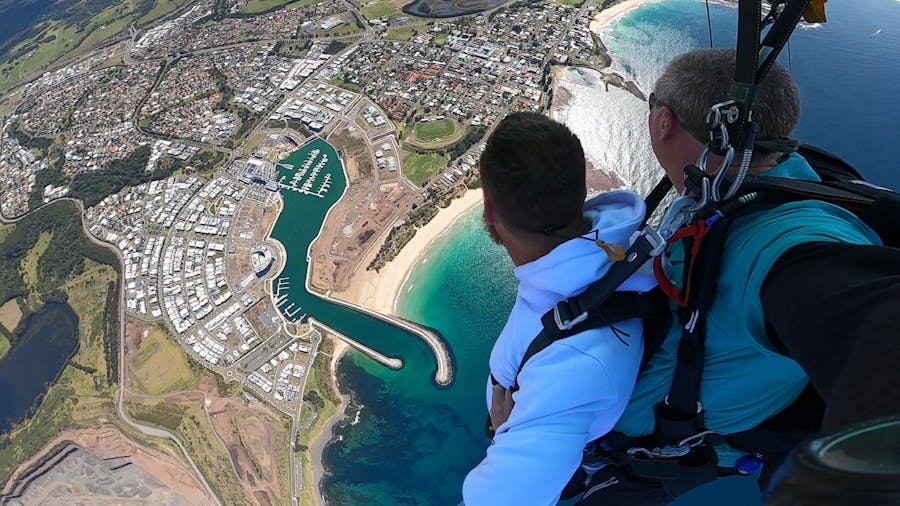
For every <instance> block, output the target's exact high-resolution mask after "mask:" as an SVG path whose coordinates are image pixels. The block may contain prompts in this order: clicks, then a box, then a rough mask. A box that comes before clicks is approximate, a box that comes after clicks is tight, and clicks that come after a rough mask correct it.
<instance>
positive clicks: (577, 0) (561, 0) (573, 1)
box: [549, 0, 603, 7]
mask: <svg viewBox="0 0 900 506" xmlns="http://www.w3.org/2000/svg"><path fill="white" fill-rule="evenodd" d="M549 1H550V2H551V3H555V4H557V5H567V6H569V7H577V6H579V5H581V4H583V3H584V0H549ZM600 3H603V2H600Z"/></svg>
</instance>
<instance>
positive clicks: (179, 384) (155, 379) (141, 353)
mask: <svg viewBox="0 0 900 506" xmlns="http://www.w3.org/2000/svg"><path fill="white" fill-rule="evenodd" d="M128 368H129V371H131V378H132V380H134V386H135V387H136V388H135V390H136V391H137V392H139V393H143V394H147V395H160V394H164V393H166V392H176V391H178V390H186V389H188V388H192V387H195V386H196V385H197V378H196V377H195V376H194V374H193V373H192V372H191V368H190V366H189V365H188V363H187V360H186V359H185V357H184V352H183V351H182V350H181V347H180V346H179V345H177V344H175V342H173V341H172V340H171V339H170V338H169V337H168V336H167V335H166V333H165V332H163V331H161V330H154V331H153V332H151V333H150V336H148V337H147V338H146V339H144V340H143V341H141V345H140V347H138V349H137V353H135V354H134V355H132V356H131V357H130V358H129V359H128Z"/></svg>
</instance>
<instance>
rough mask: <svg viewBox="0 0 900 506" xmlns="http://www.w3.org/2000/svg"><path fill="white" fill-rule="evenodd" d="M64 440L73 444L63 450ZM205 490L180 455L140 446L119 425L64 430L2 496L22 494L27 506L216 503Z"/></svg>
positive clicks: (27, 465)
mask: <svg viewBox="0 0 900 506" xmlns="http://www.w3.org/2000/svg"><path fill="white" fill-rule="evenodd" d="M66 442H71V443H72V444H71V445H66V446H64V447H62V448H63V450H62V452H59V450H60V448H61V445H64V444H65V443H66ZM51 450H53V451H51ZM52 457H55V458H52ZM48 458H49V459H48ZM107 464H108V465H107ZM35 468H37V470H38V472H36V473H34V475H33V476H32V478H33V479H30V480H26V482H24V483H17V482H18V481H19V479H20V478H22V477H23V476H24V475H26V474H27V472H31V471H32V470H34V469H35ZM104 478H105V481H103V479H104ZM101 481H103V482H104V483H106V482H108V484H109V486H108V487H104V485H103V484H102V483H101ZM204 490H205V489H204V488H203V486H202V485H201V484H200V481H199V480H198V478H197V477H196V476H195V475H194V473H193V472H192V470H191V469H190V467H188V466H187V465H186V464H185V463H183V462H182V461H181V459H180V458H178V457H177V456H175V455H173V454H171V453H169V452H168V451H166V450H163V449H158V448H151V447H148V446H145V445H141V444H139V443H136V442H134V441H132V440H131V439H128V438H127V437H125V436H124V435H123V434H122V433H121V432H119V430H118V429H116V428H115V427H111V426H104V427H100V428H97V429H85V430H66V431H63V432H62V433H61V434H60V435H59V436H58V437H57V438H56V439H54V440H53V441H51V442H50V443H49V444H48V445H47V446H45V447H44V449H42V450H41V451H40V452H38V454H37V455H35V456H34V457H33V458H32V459H30V460H29V461H28V462H26V463H24V464H23V465H22V466H21V467H20V468H19V470H17V472H16V473H15V474H14V476H13V478H12V479H11V480H10V481H9V484H8V486H7V489H6V490H4V491H3V492H4V493H10V494H11V496H13V497H15V496H17V495H18V496H19V497H18V498H17V499H18V500H19V501H21V502H22V503H23V504H51V503H54V502H57V501H60V500H66V501H73V502H77V501H78V500H79V499H81V500H83V501H85V502H86V503H90V504H94V505H107V504H108V505H112V504H124V503H126V502H128V503H130V501H129V500H128V499H130V500H131V501H133V500H135V499H142V500H143V501H145V502H146V503H148V504H149V503H152V504H184V505H195V504H196V505H201V504H214V501H213V499H212V498H211V497H209V496H208V495H207V494H206V493H205V492H204ZM61 493H62V494H64V495H62V496H60V494H61ZM57 503H58V502H57Z"/></svg>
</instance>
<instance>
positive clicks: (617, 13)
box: [589, 0, 659, 34]
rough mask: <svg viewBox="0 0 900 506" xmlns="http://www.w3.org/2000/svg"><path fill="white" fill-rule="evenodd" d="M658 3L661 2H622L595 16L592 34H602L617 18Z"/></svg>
mask: <svg viewBox="0 0 900 506" xmlns="http://www.w3.org/2000/svg"><path fill="white" fill-rule="evenodd" d="M657 1H659V0H621V1H620V2H617V3H615V4H614V5H610V6H609V7H605V8H604V9H602V10H601V11H600V12H598V13H597V14H595V15H594V19H593V20H591V24H590V27H589V28H590V29H591V31H592V32H594V33H596V34H600V32H602V31H603V29H604V28H606V27H607V26H609V24H610V23H612V22H613V20H615V19H616V18H618V17H621V16H624V15H625V14H627V13H629V12H631V11H633V10H634V9H637V8H638V7H640V6H642V5H644V4H647V3H650V2H657Z"/></svg>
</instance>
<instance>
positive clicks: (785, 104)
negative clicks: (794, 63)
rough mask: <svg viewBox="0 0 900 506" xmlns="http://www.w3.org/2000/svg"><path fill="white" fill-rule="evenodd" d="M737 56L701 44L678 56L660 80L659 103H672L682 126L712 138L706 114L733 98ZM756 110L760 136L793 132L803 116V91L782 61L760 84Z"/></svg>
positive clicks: (656, 90)
mask: <svg viewBox="0 0 900 506" xmlns="http://www.w3.org/2000/svg"><path fill="white" fill-rule="evenodd" d="M734 60H735V51H734V50H733V49H698V50H695V51H690V52H688V53H685V54H682V55H681V56H678V57H677V58H675V59H674V60H672V62H671V63H670V64H669V66H668V67H666V70H665V72H663V75H662V76H661V77H660V78H659V80H658V81H656V86H655V88H654V91H653V92H654V94H655V97H656V102H657V103H658V104H660V105H666V106H669V108H670V109H672V112H673V113H674V114H675V117H676V118H678V121H679V122H680V123H681V125H682V127H684V128H685V129H686V130H687V131H689V132H690V133H691V134H692V135H693V136H694V137H696V138H697V139H698V140H700V141H701V142H704V143H705V142H707V141H708V140H709V129H707V127H706V115H707V113H708V112H709V108H710V107H712V106H713V105H715V104H717V103H720V102H724V101H726V100H728V92H729V90H730V89H731V83H733V82H734ZM752 111H753V121H754V123H756V124H757V126H758V127H759V132H758V133H757V138H758V139H760V140H769V139H778V138H783V137H788V136H790V134H791V132H793V131H794V128H795V127H796V126H797V122H798V121H799V120H800V92H799V91H798V90H797V85H796V83H794V79H793V78H792V77H791V74H790V73H789V72H788V71H787V69H785V68H784V67H783V66H782V65H780V64H778V63H775V65H774V66H773V67H772V69H771V70H770V71H769V73H768V75H766V77H765V79H763V81H762V82H761V83H760V84H759V86H758V87H757V89H756V100H755V101H754V103H753V110H752Z"/></svg>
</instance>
